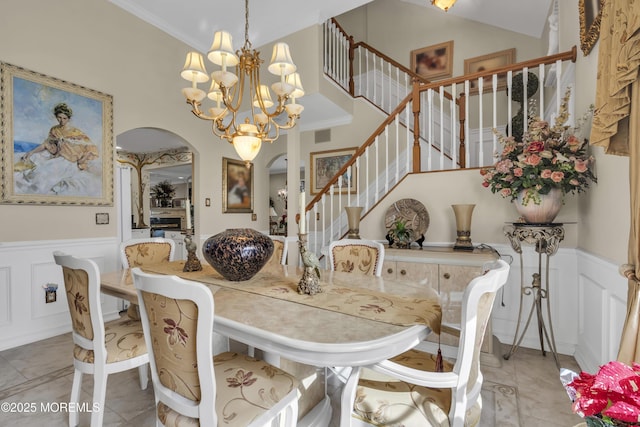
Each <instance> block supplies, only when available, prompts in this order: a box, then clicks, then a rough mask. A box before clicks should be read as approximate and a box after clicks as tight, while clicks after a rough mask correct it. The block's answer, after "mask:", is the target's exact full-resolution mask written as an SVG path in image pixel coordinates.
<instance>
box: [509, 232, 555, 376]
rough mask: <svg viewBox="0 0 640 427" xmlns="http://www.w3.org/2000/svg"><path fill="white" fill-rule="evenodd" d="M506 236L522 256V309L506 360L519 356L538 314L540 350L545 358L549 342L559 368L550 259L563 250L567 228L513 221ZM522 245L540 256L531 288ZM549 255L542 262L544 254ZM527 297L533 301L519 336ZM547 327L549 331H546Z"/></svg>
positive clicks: (519, 312) (520, 309)
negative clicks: (552, 309)
mask: <svg viewBox="0 0 640 427" xmlns="http://www.w3.org/2000/svg"><path fill="white" fill-rule="evenodd" d="M503 230H504V234H505V236H507V238H508V239H509V242H510V243H511V247H512V248H513V250H514V251H516V252H517V253H518V254H520V307H519V309H518V322H517V323H516V333H515V334H514V336H513V344H512V345H511V348H510V349H509V351H508V352H507V353H506V354H505V355H504V358H505V359H507V360H508V359H509V358H510V357H511V356H512V355H514V354H515V353H516V351H517V350H518V348H519V347H520V344H521V343H522V339H523V338H524V335H525V333H526V332H527V329H528V328H529V324H530V323H531V318H532V316H533V313H534V311H535V313H536V318H537V323H538V325H537V326H538V337H539V338H540V349H541V351H542V355H543V356H546V351H545V346H544V342H545V340H546V342H547V344H548V345H549V349H550V350H551V352H552V354H553V357H554V359H555V362H556V366H557V368H558V369H560V362H559V361H558V352H557V350H556V341H555V338H554V335H553V323H552V321H551V298H550V295H549V258H550V257H551V256H553V255H554V254H555V253H556V252H557V251H558V248H559V247H560V242H561V241H562V240H563V239H564V227H563V224H559V223H549V224H527V223H518V222H514V223H511V224H509V225H505V226H504V229H503ZM522 243H527V244H530V245H533V246H534V249H535V251H536V252H537V253H538V272H537V273H534V274H533V280H532V282H531V285H528V284H527V283H526V282H525V279H524V264H523V262H522ZM543 254H544V255H546V257H545V260H544V262H543V257H542V255H543ZM543 264H544V274H543ZM525 295H532V296H533V301H532V302H531V308H530V309H529V314H528V315H527V321H526V323H525V325H524V329H523V330H522V333H520V335H519V337H518V333H519V331H520V321H521V319H522V315H523V312H524V310H523V304H524V297H525ZM542 300H546V304H545V305H546V312H547V322H548V325H547V324H545V319H544V316H543V309H542ZM547 326H548V328H547Z"/></svg>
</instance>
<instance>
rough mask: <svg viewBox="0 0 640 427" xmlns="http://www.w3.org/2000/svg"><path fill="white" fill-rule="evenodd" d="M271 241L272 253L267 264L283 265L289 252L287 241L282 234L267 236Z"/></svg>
mask: <svg viewBox="0 0 640 427" xmlns="http://www.w3.org/2000/svg"><path fill="white" fill-rule="evenodd" d="M269 238H271V240H272V241H273V255H271V258H270V259H269V264H274V265H285V264H286V263H287V255H288V252H289V242H288V241H287V238H286V237H284V236H269Z"/></svg>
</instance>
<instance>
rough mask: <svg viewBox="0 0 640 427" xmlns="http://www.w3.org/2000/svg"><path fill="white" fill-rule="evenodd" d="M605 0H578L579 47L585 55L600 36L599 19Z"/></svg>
mask: <svg viewBox="0 0 640 427" xmlns="http://www.w3.org/2000/svg"><path fill="white" fill-rule="evenodd" d="M604 1H605V0H579V1H578V15H579V16H580V49H582V53H583V54H584V56H587V55H588V54H589V52H591V49H593V45H594V44H596V42H597V41H598V37H599V36H600V20H601V19H602V7H603V3H604Z"/></svg>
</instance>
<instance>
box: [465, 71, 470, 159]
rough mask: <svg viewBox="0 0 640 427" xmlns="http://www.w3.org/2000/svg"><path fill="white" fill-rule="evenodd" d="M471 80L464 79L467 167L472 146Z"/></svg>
mask: <svg viewBox="0 0 640 427" xmlns="http://www.w3.org/2000/svg"><path fill="white" fill-rule="evenodd" d="M469 87H470V86H469V80H465V81H464V93H465V95H466V102H465V103H464V134H465V138H466V139H467V140H466V144H465V150H466V154H467V167H469V159H470V158H471V148H470V145H471V144H469V127H470V125H469Z"/></svg>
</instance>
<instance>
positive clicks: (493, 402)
mask: <svg viewBox="0 0 640 427" xmlns="http://www.w3.org/2000/svg"><path fill="white" fill-rule="evenodd" d="M70 362H71V338H70V335H69V334H65V335H61V336H58V337H54V338H50V339H46V340H43V341H39V342H36V343H33V344H29V345H25V346H21V347H17V348H14V349H10V350H5V351H3V352H0V426H2V427H4V426H15V425H19V426H21V427H32V426H33V427H36V426H38V427H39V426H43V425H46V426H47V427H57V426H66V425H67V423H68V418H67V413H66V412H62V411H60V410H59V408H58V407H57V406H56V404H58V403H62V402H68V399H69V394H70V392H71V381H72V377H73V368H72V367H71V366H70ZM560 362H561V365H562V366H563V367H566V368H569V369H572V370H574V371H578V370H579V367H578V365H577V364H576V362H575V360H574V359H573V357H570V356H561V359H560ZM483 373H484V377H485V382H484V387H483V402H484V410H483V417H482V420H481V423H480V426H481V427H495V426H501V427H507V426H516V427H517V426H521V427H533V426H541V425H544V426H547V427H572V426H574V425H576V424H578V423H579V422H580V421H581V419H580V418H579V417H578V416H576V415H574V414H573V413H572V412H571V405H570V403H569V398H568V397H567V395H566V393H565V391H564V389H563V388H562V386H561V384H560V381H559V379H558V371H557V369H556V367H555V364H554V362H553V358H552V357H551V356H550V355H549V354H548V355H547V357H543V356H542V355H541V354H540V352H539V351H535V350H530V349H525V348H522V349H520V350H519V351H518V352H517V353H516V354H515V355H514V356H512V357H511V359H510V360H506V361H503V363H502V367H501V368H499V369H498V368H491V367H484V368H483ZM92 384H93V381H92V379H91V376H85V379H84V382H83V394H84V398H85V400H86V401H87V402H89V401H90V399H91V395H90V392H91V387H92ZM330 391H333V393H332V395H333V396H332V398H333V404H334V417H333V420H334V421H332V423H331V427H334V426H336V427H337V422H335V420H336V419H337V417H336V415H337V414H336V412H337V411H336V410H335V408H337V407H338V405H339V399H338V398H337V397H338V396H339V392H336V391H339V388H338V387H336V386H335V385H334V386H333V387H330ZM4 403H10V404H12V405H13V409H17V408H18V405H19V404H29V405H28V406H27V408H33V409H35V411H33V412H29V413H26V412H20V413H11V412H9V413H7V412H5V411H3V410H4V405H2V404H4ZM46 405H49V408H48V410H47V407H46ZM43 406H44V407H43ZM105 406H106V411H105V417H104V425H105V426H131V427H134V426H135V427H147V426H149V427H151V426H154V425H155V423H154V408H153V406H154V399H153V387H152V385H151V382H150V383H149V387H148V388H147V390H144V391H142V390H140V388H139V385H138V377H137V370H132V371H129V372H124V373H120V374H114V375H110V376H109V383H108V385H107V399H106V405H105ZM43 409H44V410H43ZM84 415H85V416H81V418H80V421H81V425H83V426H88V425H89V416H88V414H84ZM407 427H411V426H407Z"/></svg>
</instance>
